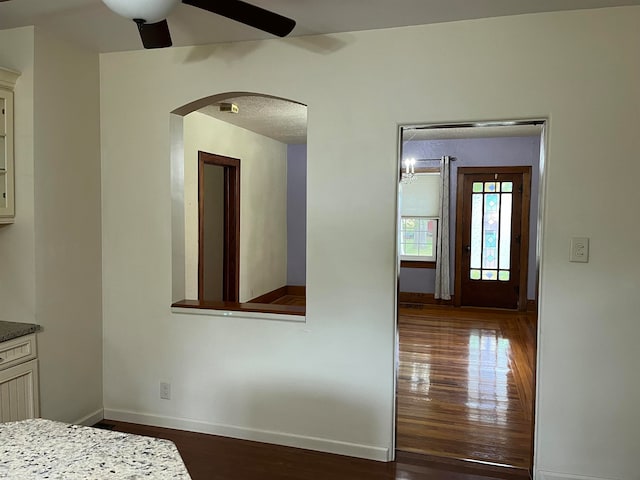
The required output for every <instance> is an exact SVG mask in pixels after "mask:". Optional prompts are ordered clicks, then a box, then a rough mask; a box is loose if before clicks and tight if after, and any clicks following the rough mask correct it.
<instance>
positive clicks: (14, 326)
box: [0, 320, 40, 342]
mask: <svg viewBox="0 0 640 480" xmlns="http://www.w3.org/2000/svg"><path fill="white" fill-rule="evenodd" d="M38 330H40V325H36V324H35V323H18V322H3V321H2V320H0V342H6V341H7V340H11V339H14V338H18V337H22V336H24V335H29V334H30V333H34V332H37V331H38Z"/></svg>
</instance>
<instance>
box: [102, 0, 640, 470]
mask: <svg viewBox="0 0 640 480" xmlns="http://www.w3.org/2000/svg"><path fill="white" fill-rule="evenodd" d="M639 22H640V7H625V8H617V9H601V10H591V11H578V12H564V13H552V14H541V15H527V16H518V17H505V18H496V19H487V20H477V21H465V22H456V23H447V24H442V25H431V26H418V27H410V28H400V29H392V30H386V31H370V32H357V33H349V34H340V35H335V36H333V37H332V38H333V41H334V43H335V42H338V43H339V44H341V45H342V48H341V49H339V50H337V51H335V52H333V53H330V54H329V53H328V54H326V55H319V54H317V53H315V52H313V51H310V50H307V49H306V48H305V45H308V42H314V41H316V40H317V41H318V44H319V45H322V44H323V43H322V38H318V39H314V38H306V39H305V42H300V41H298V40H296V39H291V40H273V41H264V42H257V43H250V44H239V45H228V46H216V47H196V48H182V49H171V50H165V51H154V52H130V53H114V54H106V55H102V56H101V75H102V83H101V100H102V113H101V118H102V141H103V172H102V185H103V199H104V202H103V215H104V217H103V218H104V223H103V228H104V235H103V245H104V276H103V279H104V289H103V292H104V305H105V306H104V322H105V328H104V332H105V406H106V408H107V409H108V412H107V413H108V414H109V415H110V416H112V417H120V418H130V419H137V420H145V421H149V422H153V423H158V424H173V425H182V426H190V427H192V428H199V429H202V430H208V431H217V432H221V433H225V434H232V435H238V436H245V437H253V438H262V439H265V440H271V441H280V442H282V443H287V442H289V443H295V444H297V445H300V446H313V447H315V448H322V449H326V450H334V451H341V452H343V453H356V454H360V455H367V456H370V457H376V458H381V457H382V456H384V455H385V454H386V451H387V450H388V449H390V448H392V439H393V405H394V392H393V378H394V364H393V359H394V315H395V291H396V278H397V277H396V261H395V258H396V257H395V225H396V222H395V215H396V205H395V198H396V182H395V175H396V165H397V125H398V124H417V123H441V122H445V121H465V120H490V119H514V118H531V117H548V118H550V122H549V152H548V153H549V155H548V165H547V166H548V171H547V175H548V176H547V180H548V181H547V196H546V200H545V203H544V208H545V215H546V216H545V225H544V232H543V240H542V249H543V256H542V266H541V275H542V288H541V292H540V301H541V307H540V329H541V337H540V368H539V375H540V382H539V405H538V417H537V418H538V435H537V441H536V450H537V466H538V468H539V469H542V470H545V471H548V472H566V473H572V474H576V475H590V476H593V477H600V478H610V479H614V478H635V477H637V469H636V466H637V462H636V461H637V451H638V450H639V448H638V447H639V445H638V442H639V440H638V439H639V437H638V435H637V432H638V431H639V430H640V416H638V415H637V414H636V413H637V412H636V406H637V405H638V404H639V403H640V384H639V382H638V380H637V368H636V365H637V356H636V339H637V338H638V336H639V335H640V324H639V323H638V322H637V321H636V318H637V305H636V302H635V296H637V292H638V287H639V280H638V276H637V272H638V270H639V269H640V257H638V255H637V254H636V249H637V248H636V247H637V244H638V241H639V240H640V227H639V226H638V225H637V224H636V223H634V222H630V221H629V219H630V218H635V214H634V209H635V206H636V205H638V204H640V190H638V189H637V188H636V185H635V183H636V182H635V179H636V178H637V177H638V174H640V163H638V162H636V161H635V158H636V157H637V152H638V151H640V137H639V136H638V135H637V123H638V111H639V103H640V81H639V79H640V58H639V57H638V55H637V46H638V45H639V44H640V30H639V29H638V28H637V26H638V24H639ZM193 58H199V59H202V60H200V61H193V60H192V59H193ZM408 59H412V60H415V59H420V61H408ZM398 72H402V74H398ZM159 73H160V74H161V77H160V78H161V79H162V81H158V78H159V77H158V74H159ZM178 86H179V88H178ZM225 91H256V92H264V93H267V94H271V95H275V96H279V97H284V98H295V99H297V100H299V101H302V102H304V103H306V104H308V105H309V136H308V219H307V232H308V249H307V252H308V257H307V268H308V270H307V317H306V319H307V322H306V324H295V323H291V324H289V323H280V322H269V321H260V320H243V319H230V318H223V319H221V318H213V317H206V316H202V315H188V316H187V315H179V314H171V313H170V310H169V303H170V301H171V271H170V265H171V263H170V260H171V241H170V232H171V226H170V212H171V201H170V199H171V192H170V158H169V141H168V132H169V112H170V111H172V110H174V109H175V108H177V107H180V106H182V105H184V104H186V103H188V102H190V101H192V100H195V99H198V98H202V97H205V96H208V95H212V94H215V93H220V92H225ZM607 160H608V161H610V162H611V164H612V166H615V168H614V169H607V170H606V171H605V170H604V169H603V162H606V161H607ZM123 172H127V173H128V174H127V175H124V174H123ZM612 212H615V214H613V213H612ZM594 219H597V221H596V220H594ZM572 235H585V236H589V237H591V248H592V250H591V261H590V263H588V264H573V263H569V262H568V245H569V238H570V237H571V236H572ZM363 237H364V238H365V240H362V241H358V242H357V245H356V247H357V248H345V240H349V239H358V238H363ZM354 279H357V281H354ZM161 378H164V379H169V380H170V381H172V383H173V391H172V392H173V399H172V400H171V401H168V402H167V401H160V400H159V398H158V382H159V380H160V379H161ZM132 412H133V413H132ZM194 422H195V423H194ZM273 432H279V433H277V434H276V433H273Z"/></svg>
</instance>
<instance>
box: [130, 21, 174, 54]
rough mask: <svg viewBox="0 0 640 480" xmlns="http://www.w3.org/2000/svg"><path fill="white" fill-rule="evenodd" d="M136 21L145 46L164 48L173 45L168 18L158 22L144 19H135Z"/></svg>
mask: <svg viewBox="0 0 640 480" xmlns="http://www.w3.org/2000/svg"><path fill="white" fill-rule="evenodd" d="M134 22H136V24H137V25H138V31H139V32H140V38H141V39H142V45H144V48H164V47H170V46H171V45H173V42H171V34H170V33H169V24H168V23H167V21H166V20H162V21H160V22H157V23H145V22H144V20H134Z"/></svg>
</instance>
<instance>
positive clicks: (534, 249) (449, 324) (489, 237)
mask: <svg viewBox="0 0 640 480" xmlns="http://www.w3.org/2000/svg"><path fill="white" fill-rule="evenodd" d="M544 129H545V121H543V120H540V121H537V120H536V121H523V122H489V123H484V122H483V123H473V124H464V125H417V126H405V127H401V129H400V130H401V131H400V137H401V145H400V152H401V155H400V161H399V169H400V186H399V190H398V191H399V194H398V205H399V213H398V216H399V221H398V239H399V241H398V252H399V255H400V259H399V260H400V269H399V292H400V293H399V304H398V327H397V328H398V337H399V339H400V341H399V352H398V353H399V358H400V362H399V370H398V373H397V378H396V381H397V388H396V391H397V417H396V425H397V427H396V432H397V437H396V449H397V451H398V455H400V456H402V455H403V452H411V453H412V454H415V453H419V454H426V455H431V456H435V457H446V458H447V459H448V461H450V460H451V459H455V460H464V461H470V460H471V461H475V462H483V463H487V462H488V463H491V464H492V465H495V466H500V465H502V466H505V467H508V468H509V469H514V468H517V469H522V470H523V471H526V470H531V469H532V467H533V438H534V430H533V426H534V411H535V395H534V393H535V381H536V379H535V370H536V361H537V303H538V268H537V267H538V265H539V259H540V255H541V249H540V241H539V239H540V238H541V232H540V228H541V225H542V210H541V207H540V206H541V205H542V204H543V202H542V199H541V196H542V192H543V191H544V190H543V188H542V184H543V179H544V175H543V174H544V158H545V151H544V145H545V133H544ZM469 307H472V308H469ZM477 307H482V309H479V308H477ZM418 406H420V407H418ZM427 426H428V427H427ZM469 432H473V434H469ZM506 471H509V470H506ZM523 475H524V476H527V475H528V474H527V473H523Z"/></svg>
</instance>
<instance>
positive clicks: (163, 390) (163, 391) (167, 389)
mask: <svg viewBox="0 0 640 480" xmlns="http://www.w3.org/2000/svg"><path fill="white" fill-rule="evenodd" d="M160 398H161V399H163V400H171V384H170V383H167V382H160Z"/></svg>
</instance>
